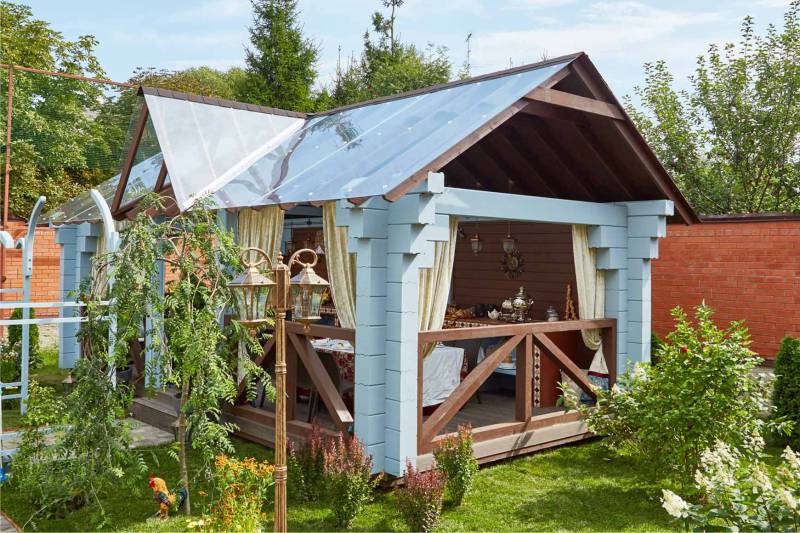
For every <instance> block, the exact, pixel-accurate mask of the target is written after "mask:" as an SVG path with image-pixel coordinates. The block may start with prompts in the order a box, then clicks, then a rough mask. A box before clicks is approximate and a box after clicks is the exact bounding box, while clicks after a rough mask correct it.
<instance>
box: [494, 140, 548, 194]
mask: <svg viewBox="0 0 800 533" xmlns="http://www.w3.org/2000/svg"><path fill="white" fill-rule="evenodd" d="M507 130H508V128H500V129H498V130H497V131H495V132H494V133H493V135H492V136H493V138H494V141H495V142H496V143H497V149H498V150H499V151H501V152H502V153H503V157H508V158H509V159H511V160H512V161H516V162H517V164H516V165H515V166H517V167H523V168H524V171H522V174H521V179H526V178H528V179H529V180H530V181H531V182H535V183H536V186H537V187H538V190H541V191H543V193H544V194H545V195H546V196H555V197H558V196H559V193H558V191H556V190H554V189H553V187H551V186H550V184H549V183H548V182H547V180H545V179H544V178H543V177H542V175H541V174H540V173H539V171H538V170H537V169H536V165H535V163H534V162H533V161H532V160H531V158H529V157H528V156H527V154H526V153H525V151H524V150H522V149H521V148H520V147H518V146H517V145H516V144H515V143H512V142H511V141H510V140H509V138H508V136H507V135H506V132H507Z"/></svg>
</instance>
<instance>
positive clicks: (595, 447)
mask: <svg viewBox="0 0 800 533" xmlns="http://www.w3.org/2000/svg"><path fill="white" fill-rule="evenodd" d="M236 447H237V451H238V455H240V456H256V457H268V456H269V455H271V454H269V453H268V452H267V451H266V450H265V449H264V448H263V447H261V446H258V445H255V444H252V443H248V442H244V441H238V440H237V441H236ZM145 454H146V459H147V462H148V464H149V465H150V470H151V471H152V472H153V473H154V474H156V475H159V476H161V477H163V478H165V479H166V480H167V482H168V483H169V484H170V486H174V484H175V483H176V480H177V477H178V476H177V465H176V464H175V463H174V462H173V461H172V459H170V458H169V457H168V456H167V454H166V448H154V449H152V450H147V451H145ZM139 477H141V482H140V483H138V484H137V487H138V489H137V490H136V491H134V492H132V493H131V492H120V493H112V494H108V495H106V496H105V497H104V498H103V506H104V508H105V509H106V512H107V513H108V519H109V521H108V525H107V526H106V527H105V528H103V529H106V530H122V531H142V530H145V531H176V530H178V531H180V530H184V529H185V524H186V521H187V519H186V518H184V517H177V518H175V519H172V520H170V521H168V522H160V521H157V520H150V521H148V520H147V518H148V517H149V516H151V515H152V514H153V513H154V512H155V510H156V508H155V504H154V503H153V502H152V496H151V494H152V493H151V492H150V490H149V489H148V487H147V475H142V476H139ZM660 487H661V485H660V483H659V482H658V480H655V479H653V478H652V477H648V475H647V474H646V473H645V472H643V471H642V470H641V469H639V468H637V467H636V466H635V465H634V464H633V463H631V462H630V461H627V460H623V459H618V458H615V457H612V456H610V455H609V454H608V453H606V451H605V450H604V449H603V447H602V446H600V444H599V443H598V442H592V443H587V444H583V445H576V446H569V447H564V448H560V449H557V450H552V451H548V452H543V453H539V454H536V455H532V456H527V457H522V458H518V459H514V460H510V461H506V462H503V463H499V464H495V465H493V466H488V467H485V468H482V469H481V472H480V475H479V476H478V478H477V482H476V486H475V489H474V490H473V492H472V493H471V494H470V495H468V496H467V498H466V499H465V501H464V503H463V505H462V506H461V507H460V508H458V509H446V510H445V512H444V516H443V520H442V523H441V526H440V530H442V531H555V530H569V531H576V530H581V531H608V530H627V531H652V530H666V529H670V528H671V526H672V527H673V528H674V524H672V523H671V522H670V520H669V517H668V516H667V514H666V513H665V512H664V511H663V510H662V509H661V506H660V503H659V501H658V498H659V496H660ZM201 488H203V487H202V483H200V484H199V485H198V486H196V487H194V489H193V494H195V493H196V491H198V490H200V489H201ZM202 503H203V502H202V499H201V498H199V497H195V498H194V500H193V504H194V505H195V508H196V509H197V508H198V506H201V505H202ZM2 507H3V510H4V511H5V512H6V513H8V514H9V515H10V516H11V517H12V518H13V519H14V520H15V521H17V522H18V523H19V524H20V525H22V524H24V523H25V522H26V521H27V519H28V517H29V516H30V515H31V513H32V512H33V509H32V507H31V505H30V503H29V501H28V499H27V498H26V496H25V495H24V494H18V493H15V492H14V490H13V488H9V487H4V488H3V489H2ZM271 514H272V513H271V512H270V515H271ZM92 524H93V522H92V517H91V512H90V511H89V510H79V511H77V512H74V513H72V514H71V515H69V516H68V517H66V518H65V519H63V520H51V521H47V522H39V523H38V524H37V526H38V529H39V530H42V531H75V530H78V531H84V530H87V529H94V526H93V525H92ZM289 527H290V529H291V530H294V531H331V530H335V529H336V528H335V527H334V525H333V521H332V519H331V514H330V511H329V510H328V509H327V508H326V507H325V506H324V505H300V504H295V503H292V504H290V507H289ZM271 529H272V524H265V530H267V531H269V530H271ZM354 530H357V531H403V530H405V524H404V522H403V520H402V518H401V517H400V514H399V513H398V511H397V509H396V506H395V505H394V496H393V495H392V494H391V493H388V492H384V493H380V494H378V495H376V499H375V502H374V503H372V504H371V505H370V506H369V507H368V508H367V509H366V511H365V512H364V513H362V515H361V516H359V517H358V519H357V520H356V522H355V526H354Z"/></svg>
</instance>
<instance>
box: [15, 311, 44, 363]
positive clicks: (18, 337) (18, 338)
mask: <svg viewBox="0 0 800 533" xmlns="http://www.w3.org/2000/svg"><path fill="white" fill-rule="evenodd" d="M30 311H31V312H30V318H36V310H35V309H31V310H30ZM21 318H22V309H20V308H16V309H14V312H13V313H11V320H20V319H21ZM28 335H29V341H28V362H29V364H30V368H31V369H35V368H39V367H40V366H42V355H41V353H40V352H39V326H38V325H37V324H31V325H30V326H29V328H28ZM8 348H9V349H10V350H13V351H14V352H15V353H17V354H18V355H20V357H21V354H22V326H8Z"/></svg>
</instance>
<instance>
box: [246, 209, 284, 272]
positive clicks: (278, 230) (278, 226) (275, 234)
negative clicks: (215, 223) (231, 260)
mask: <svg viewBox="0 0 800 533" xmlns="http://www.w3.org/2000/svg"><path fill="white" fill-rule="evenodd" d="M238 237H239V246H241V247H242V248H260V249H262V250H264V251H265V252H267V254H269V258H270V259H272V260H275V257H277V255H278V251H279V250H280V249H281V238H282V237H283V209H281V208H280V207H278V206H277V205H270V206H267V207H263V208H261V209H258V210H256V209H242V210H240V211H239V231H238ZM259 259H261V256H259V255H258V254H256V253H255V252H250V257H249V261H258V260H259Z"/></svg>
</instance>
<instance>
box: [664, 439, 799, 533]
mask: <svg viewBox="0 0 800 533" xmlns="http://www.w3.org/2000/svg"><path fill="white" fill-rule="evenodd" d="M753 447H754V449H753V450H752V451H753V452H755V453H758V452H760V451H761V449H762V447H763V442H760V441H759V442H755V443H753ZM695 487H696V489H697V491H698V493H699V494H698V496H699V498H698V501H700V502H702V503H699V504H691V503H689V502H687V501H686V500H684V499H683V498H681V497H680V496H678V495H677V494H675V493H674V492H672V491H669V490H664V491H663V497H662V499H661V502H662V505H663V506H664V509H665V510H666V511H667V512H668V513H669V514H670V516H672V517H673V518H675V519H676V520H680V521H681V522H683V525H684V526H685V527H686V529H695V530H703V531H707V530H719V529H721V528H724V529H729V530H733V531H797V530H798V527H799V526H800V513H798V509H797V500H798V498H800V458H798V456H797V454H795V452H793V451H792V450H791V448H789V447H787V448H786V449H785V450H784V452H783V463H782V464H781V465H780V466H779V467H778V468H777V469H775V470H774V471H771V470H770V468H768V467H767V466H766V465H765V464H764V463H763V462H762V461H760V460H755V461H754V460H751V459H749V458H748V456H746V455H744V454H742V453H741V452H739V451H737V450H736V449H734V448H731V447H729V446H728V445H727V444H725V443H724V442H717V443H716V445H715V446H714V447H713V448H711V449H708V450H706V451H704V452H703V454H702V457H701V461H700V468H698V469H697V472H696V473H695Z"/></svg>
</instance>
